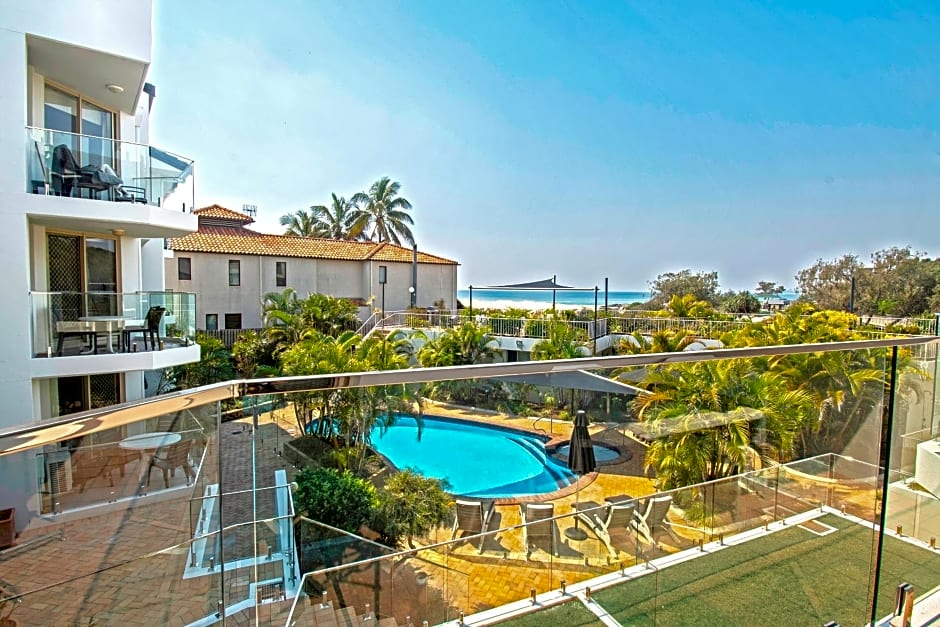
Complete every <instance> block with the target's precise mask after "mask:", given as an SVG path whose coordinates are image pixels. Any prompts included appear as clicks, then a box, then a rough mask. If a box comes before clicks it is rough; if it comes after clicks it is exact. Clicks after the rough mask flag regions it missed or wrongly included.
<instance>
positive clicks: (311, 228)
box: [281, 209, 322, 237]
mask: <svg viewBox="0 0 940 627" xmlns="http://www.w3.org/2000/svg"><path fill="white" fill-rule="evenodd" d="M281 226H286V227H287V228H286V229H285V230H284V235H296V236H298V237H320V236H321V233H322V232H321V231H320V227H319V224H318V223H317V220H316V218H315V217H314V215H313V213H312V212H310V211H306V210H304V209H298V210H297V212H296V213H288V214H285V215H282V216H281Z"/></svg>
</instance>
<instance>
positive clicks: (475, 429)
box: [372, 417, 574, 498]
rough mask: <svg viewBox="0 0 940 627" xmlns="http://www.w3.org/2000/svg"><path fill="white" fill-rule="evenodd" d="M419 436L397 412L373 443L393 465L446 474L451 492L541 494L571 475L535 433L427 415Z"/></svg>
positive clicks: (487, 495) (412, 424) (499, 495)
mask: <svg viewBox="0 0 940 627" xmlns="http://www.w3.org/2000/svg"><path fill="white" fill-rule="evenodd" d="M423 422H424V428H423V429H422V431H421V440H420V441H419V440H418V429H417V425H416V422H415V419H414V418H410V417H401V418H398V419H397V420H396V421H395V424H394V426H392V427H390V428H389V429H388V430H387V431H386V432H385V433H384V434H382V433H380V432H379V431H378V429H377V430H376V431H374V432H373V433H372V447H373V448H374V449H375V450H377V451H378V452H380V453H381V454H382V455H384V456H385V457H387V458H388V459H389V460H390V461H391V462H392V463H393V464H394V465H395V466H396V467H397V468H414V469H415V470H417V471H418V472H420V473H421V474H423V475H426V476H429V477H436V478H438V479H447V480H448V481H449V482H450V489H449V492H451V493H453V494H457V495H461V496H471V497H477V498H506V497H513V496H524V495H529V494H543V493H545V492H551V491H552V490H557V489H558V488H560V487H563V486H566V485H569V484H570V483H571V482H572V481H573V480H574V475H573V474H572V472H571V471H570V470H568V468H567V466H565V465H564V464H562V463H560V462H558V461H557V460H555V459H552V458H551V457H549V456H547V455H546V454H545V445H544V444H543V442H542V440H540V439H539V438H537V437H534V436H530V435H525V434H521V433H516V432H513V431H508V430H505V429H499V428H496V427H489V426H486V425H480V424H476V423H470V422H463V421H455V420H447V419H443V418H433V417H425V418H424V419H423Z"/></svg>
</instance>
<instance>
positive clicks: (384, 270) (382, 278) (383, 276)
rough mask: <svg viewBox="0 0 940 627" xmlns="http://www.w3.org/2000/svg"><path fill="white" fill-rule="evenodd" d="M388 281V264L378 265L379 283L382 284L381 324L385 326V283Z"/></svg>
mask: <svg viewBox="0 0 940 627" xmlns="http://www.w3.org/2000/svg"><path fill="white" fill-rule="evenodd" d="M387 282H388V266H379V285H381V286H382V326H383V327H384V326H385V284H386V283H387Z"/></svg>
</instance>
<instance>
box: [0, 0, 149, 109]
mask: <svg viewBox="0 0 940 627" xmlns="http://www.w3.org/2000/svg"><path fill="white" fill-rule="evenodd" d="M152 12H153V3H152V2H151V0H133V1H132V2H128V1H127V0H85V1H84V2H81V3H69V2H62V1H61V0H31V1H30V2H23V1H22V0H0V16H2V18H0V26H2V27H3V28H4V29H6V30H10V31H14V32H18V33H21V34H22V33H30V34H32V35H38V36H40V37H45V38H48V39H55V40H57V41H62V42H65V43H69V44H72V45H75V46H81V47H83V48H90V49H92V50H100V51H102V52H106V53H108V54H112V55H116V56H120V57H126V58H128V59H135V60H138V61H143V62H145V63H150V55H151V45H152V43H153V34H152V29H151V23H152ZM19 93H22V92H19Z"/></svg>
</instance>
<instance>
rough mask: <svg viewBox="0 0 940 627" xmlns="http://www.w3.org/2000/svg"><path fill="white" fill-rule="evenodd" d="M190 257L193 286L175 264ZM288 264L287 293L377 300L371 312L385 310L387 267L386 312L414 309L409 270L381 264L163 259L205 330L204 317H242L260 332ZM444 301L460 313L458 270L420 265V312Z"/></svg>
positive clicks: (171, 282)
mask: <svg viewBox="0 0 940 627" xmlns="http://www.w3.org/2000/svg"><path fill="white" fill-rule="evenodd" d="M179 257H189V258H190V259H191V260H192V261H191V268H192V280H190V281H180V280H179V279H178V270H177V267H178V266H177V264H178V261H177V259H178V258H179ZM230 259H237V260H239V261H240V262H241V285H240V286H238V287H235V286H229V284H228V262H229V260H230ZM278 261H286V262H287V287H290V288H292V289H294V290H295V291H296V292H297V294H298V295H299V296H301V297H304V296H307V294H311V293H321V294H329V295H331V296H337V297H344V298H361V299H364V300H368V299H370V298H372V299H373V302H372V307H373V308H374V309H376V310H377V309H380V308H381V306H382V302H381V299H382V286H381V285H380V284H379V266H380V265H384V266H387V267H388V282H387V284H386V286H385V310H386V311H387V312H388V311H400V310H402V309H406V308H407V307H408V305H409V304H410V302H411V300H410V298H411V295H410V293H409V292H408V288H409V287H410V286H411V264H410V263H389V262H377V261H340V260H331V259H300V258H296V257H286V258H281V257H261V256H257V255H255V256H252V255H221V254H214V253H190V252H182V251H180V252H170V253H168V255H167V258H166V259H165V270H166V286H167V288H168V289H172V290H178V291H183V292H195V293H196V326H197V328H200V329H204V328H205V326H206V314H213V313H214V314H218V315H219V327H220V328H223V327H224V325H225V314H227V313H241V314H242V327H243V328H257V327H261V326H262V319H261V299H262V298H263V296H264V294H267V293H269V292H279V291H281V290H283V289H285V288H283V287H277V285H276V281H275V278H276V263H277V262H278ZM439 299H443V300H444V302H445V303H446V305H447V308H448V309H453V308H455V307H456V299H457V266H456V265H438V264H424V263H421V264H418V306H420V307H430V306H432V305H433V304H434V302H435V301H437V300H439Z"/></svg>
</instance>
